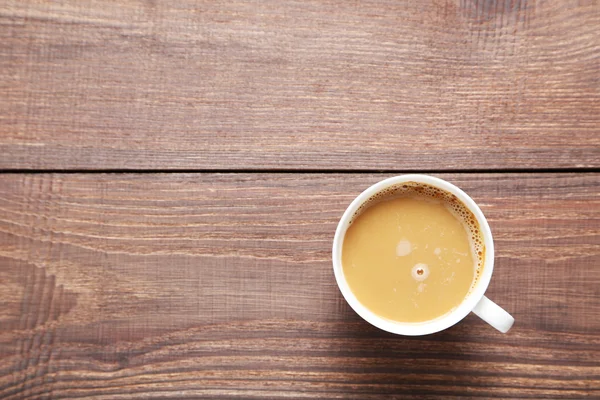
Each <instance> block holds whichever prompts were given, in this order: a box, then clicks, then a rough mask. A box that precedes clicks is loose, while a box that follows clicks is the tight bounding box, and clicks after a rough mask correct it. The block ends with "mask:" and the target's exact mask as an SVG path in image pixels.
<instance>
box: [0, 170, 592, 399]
mask: <svg viewBox="0 0 600 400" xmlns="http://www.w3.org/2000/svg"><path fill="white" fill-rule="evenodd" d="M384 177H386V175H364V174H362V175H357V174H339V175H332V174H66V175H60V174H58V175H57V174H14V175H11V174H4V175H1V176H0V398H3V399H33V398H35V399H40V398H41V399H44V398H76V397H86V398H97V399H108V398H110V399H119V398H127V399H130V398H198V397H203V398H211V399H214V398H272V399H281V398H317V397H318V398H325V399H329V398H330V399H334V398H348V399H384V398H385V399H388V398H394V397H398V398H408V399H411V398H412V399H417V398H419V399H433V398H440V397H444V398H465V397H477V398H514V399H517V398H519V399H525V398H527V399H531V398H540V399H541V398H544V399H549V398H556V399H582V398H598V397H599V396H600V363H599V361H598V360H600V335H599V334H600V289H599V288H600V284H599V283H600V268H598V265H600V197H599V196H598V185H599V184H600V174H592V173H587V174H519V175H514V174H462V175H461V174H454V175H441V177H443V178H445V179H448V180H450V181H452V182H455V183H457V184H458V185H459V186H461V187H462V188H464V189H465V190H466V191H467V192H468V193H469V194H471V195H472V197H473V198H474V199H475V200H476V201H477V202H478V203H479V204H480V205H481V208H482V209H483V211H484V213H485V214H486V216H487V217H488V219H489V221H490V225H491V227H492V230H493V233H494V235H495V240H496V252H497V256H498V257H497V262H496V267H495V271H494V277H493V279H492V282H491V285H490V288H489V290H488V295H489V297H490V298H492V299H494V300H495V301H497V302H498V303H499V304H500V305H502V306H503V307H505V308H506V309H507V310H508V311H509V312H511V313H512V314H513V315H514V316H515V318H516V321H517V322H516V324H515V326H514V328H513V330H511V331H510V332H509V333H508V334H506V335H502V334H500V333H498V332H496V331H494V330H493V328H491V327H489V326H487V325H485V324H484V323H483V322H482V321H480V320H478V319H477V318H476V317H473V316H469V317H467V318H466V320H464V321H462V322H461V323H459V324H458V325H456V326H455V327H453V328H451V329H449V330H446V331H444V332H441V333H438V334H435V335H430V336H426V337H421V338H403V337H396V336H394V335H391V334H387V333H385V332H382V331H379V330H377V329H376V328H373V327H371V326H369V325H368V324H367V323H365V322H363V321H362V320H361V319H360V318H359V317H358V316H357V315H355V314H354V313H353V311H352V310H351V309H350V308H349V307H348V305H347V304H346V303H345V302H344V300H343V298H342V297H341V295H340V293H339V291H338V289H337V287H336V284H335V281H334V278H333V273H332V268H331V259H330V247H331V241H332V237H333V232H334V230H335V226H336V223H337V220H338V219H339V217H340V216H341V214H342V212H343V210H344V209H345V208H346V206H347V205H348V204H349V202H350V201H351V200H352V198H353V197H354V196H355V195H357V194H358V193H359V192H360V191H361V190H363V189H364V188H366V187H367V186H368V185H370V184H372V183H374V182H376V181H377V180H379V179H381V178H384Z"/></svg>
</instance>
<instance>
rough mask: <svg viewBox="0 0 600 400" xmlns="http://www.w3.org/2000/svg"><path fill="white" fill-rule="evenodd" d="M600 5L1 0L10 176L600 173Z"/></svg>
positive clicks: (0, 163) (552, 1) (0, 99)
mask: <svg viewBox="0 0 600 400" xmlns="http://www.w3.org/2000/svg"><path fill="white" fill-rule="evenodd" d="M599 54H600V5H599V3H598V1H595V0H591V1H575V0H567V1H564V0H544V1H542V0H535V1H534V0H529V1H527V0H488V1H469V0H460V1H459V0H448V1H445V0H425V1H386V0H376V1H337V0H308V1H293V0H266V1H196V0H176V1H168V2H167V1H156V0H120V1H111V0H105V1H92V0H66V1H60V2H59V1H46V0H4V1H2V2H0V90H1V92H2V94H1V95H0V122H1V123H0V154H1V156H0V168H4V169H19V168H33V169H97V168H103V169H111V168H112V169H161V170H162V169H173V168H180V169H232V168H235V169H306V168H311V169H328V170H336V169H340V170H341V169H351V170H399V169H403V170H418V169H428V170H438V171H439V170H457V169H460V170H465V169H480V170H489V169H512V168H563V167H565V168H579V167H589V168H597V167H600V150H599V149H600V128H599V127H600V58H599Z"/></svg>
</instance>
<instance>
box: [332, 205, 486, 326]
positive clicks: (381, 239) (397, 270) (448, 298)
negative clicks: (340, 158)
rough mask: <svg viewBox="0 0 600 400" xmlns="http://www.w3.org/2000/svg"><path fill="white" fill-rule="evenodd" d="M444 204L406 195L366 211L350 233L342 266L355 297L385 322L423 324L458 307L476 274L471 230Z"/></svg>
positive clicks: (475, 257) (345, 244)
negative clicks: (387, 320) (384, 319)
mask: <svg viewBox="0 0 600 400" xmlns="http://www.w3.org/2000/svg"><path fill="white" fill-rule="evenodd" d="M455 215H457V214H456V213H452V212H450V210H449V207H448V204H447V202H446V201H445V200H439V199H434V198H429V197H427V198H425V197H423V196H418V195H404V196H401V197H398V198H394V199H390V200H385V201H382V202H379V203H377V204H374V205H372V206H371V207H369V208H367V209H366V210H364V211H363V212H362V213H361V214H360V215H359V216H358V217H356V218H355V219H354V221H353V223H352V225H351V226H350V227H349V229H348V231H347V232H346V236H345V238H344V243H343V249H342V266H343V271H344V275H345V277H346V280H347V282H348V284H349V286H350V289H351V290H352V292H353V293H354V295H355V296H356V298H357V299H358V300H359V301H360V302H361V303H362V304H363V305H364V306H366V307H367V308H368V309H370V310H371V311H372V312H374V313H375V314H378V315H380V316H381V317H384V318H387V319H390V320H394V321H400V322H423V321H428V320H431V319H435V318H437V317H440V316H442V315H444V314H446V313H448V312H449V311H451V310H452V309H453V308H455V307H456V306H458V305H459V304H460V303H461V302H462V300H463V299H464V298H465V296H466V295H467V293H468V292H469V290H470V288H471V286H472V284H473V283H474V281H475V279H474V278H475V277H476V274H477V262H478V261H477V260H478V257H477V254H474V252H475V251H476V250H475V249H474V247H473V246H472V242H473V240H480V238H479V237H478V236H473V235H474V234H473V232H469V230H468V228H467V225H465V224H464V223H463V221H461V220H460V219H459V218H460V217H458V216H455Z"/></svg>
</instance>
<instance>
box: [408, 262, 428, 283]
mask: <svg viewBox="0 0 600 400" xmlns="http://www.w3.org/2000/svg"><path fill="white" fill-rule="evenodd" d="M410 274H411V275H412V277H413V278H414V279H415V280H417V281H419V282H422V281H424V280H425V279H427V277H428V276H429V266H428V265H427V264H423V263H418V264H415V266H414V267H412V270H411V271H410Z"/></svg>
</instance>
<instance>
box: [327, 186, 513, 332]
mask: <svg viewBox="0 0 600 400" xmlns="http://www.w3.org/2000/svg"><path fill="white" fill-rule="evenodd" d="M406 182H417V183H424V184H426V185H430V186H434V187H437V188H439V189H442V190H444V191H446V192H449V193H451V194H454V195H455V196H456V197H458V199H459V200H460V201H461V202H462V203H463V204H464V205H466V206H467V207H468V208H469V209H470V210H471V212H472V213H473V215H475V217H476V218H477V222H478V223H479V228H480V229H481V232H482V233H483V240H484V245H485V260H484V265H483V270H482V273H481V275H480V277H479V279H478V281H477V283H476V284H475V287H474V288H473V290H471V292H470V293H469V294H468V295H467V296H466V297H465V299H464V300H463V302H462V303H461V304H460V305H459V306H458V307H456V308H455V309H454V310H453V311H451V312H449V313H447V314H445V315H443V316H441V317H438V318H436V319H433V320H430V321H425V322H419V323H406V322H397V321H392V320H389V319H386V318H383V317H380V316H378V315H377V314H375V313H373V312H372V311H371V310H369V309H368V308H367V307H365V306H364V305H362V304H361V303H360V302H359V301H358V299H357V298H356V296H354V293H352V291H351V290H350V287H349V286H348V282H346V278H345V277H344V270H343V269H342V244H343V243H344V237H345V236H346V231H347V230H348V227H349V226H350V221H351V219H352V217H353V215H354V213H355V212H356V211H357V210H358V208H359V207H360V206H361V205H362V204H363V203H365V202H366V201H367V200H368V199H369V198H370V197H371V196H373V195H374V194H377V193H379V192H382V191H383V190H385V189H387V188H389V187H391V186H395V185H398V184H402V183H406ZM332 259H333V272H334V274H335V279H336V281H337V284H338V286H339V288H340V291H341V292H342V295H343V296H344V298H345V299H346V301H347V302H348V304H350V307H352V308H353V309H354V311H356V313H357V314H358V315H360V316H361V317H362V318H363V319H364V320H366V321H367V322H369V323H371V324H372V325H375V326H376V327H378V328H379V329H383V330H384V331H388V332H391V333H396V334H399V335H409V336H417V335H427V334H430V333H435V332H439V331H441V330H444V329H446V328H449V327H451V326H452V325H454V324H456V323H457V322H459V321H460V320H462V319H463V318H464V317H466V316H467V314H468V313H470V312H471V311H473V312H474V313H475V314H476V315H477V316H479V318H481V319H483V320H484V321H485V322H487V323H488V324H490V325H492V326H493V327H494V328H496V329H498V330H499V331H500V332H502V333H506V332H507V331H508V330H509V329H510V328H511V327H512V325H513V323H514V322H515V319H514V318H513V317H512V316H511V315H510V314H509V313H507V312H506V311H504V310H503V309H502V308H500V306H498V305H497V304H496V303H494V302H493V301H491V300H490V299H488V298H487V297H485V296H484V293H485V291H486V289H487V287H488V285H489V283H490V280H491V279H492V272H493V270H494V240H493V238H492V232H491V231H490V226H489V225H488V222H487V220H486V219H485V217H484V215H483V213H482V212H481V210H480V209H479V207H478V206H477V204H475V202H474V201H473V199H471V198H470V197H469V196H468V195H467V194H466V193H465V192H463V191H462V190H460V189H459V188H458V187H456V186H454V185H453V184H451V183H449V182H446V181H444V180H442V179H439V178H434V177H432V176H428V175H416V174H412V175H401V176H395V177H392V178H389V179H385V180H383V181H381V182H378V183H376V184H374V185H373V186H371V187H370V188H368V189H367V190H365V191H364V192H362V193H361V194H360V195H359V196H358V197H357V198H356V199H354V201H353V202H352V203H351V204H350V206H348V208H347V209H346V212H344V215H343V216H342V219H340V222H339V224H338V227H337V229H336V231H335V237H334V239H333V252H332Z"/></svg>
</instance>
